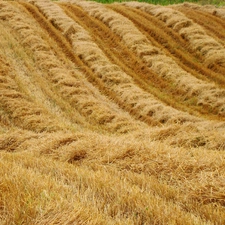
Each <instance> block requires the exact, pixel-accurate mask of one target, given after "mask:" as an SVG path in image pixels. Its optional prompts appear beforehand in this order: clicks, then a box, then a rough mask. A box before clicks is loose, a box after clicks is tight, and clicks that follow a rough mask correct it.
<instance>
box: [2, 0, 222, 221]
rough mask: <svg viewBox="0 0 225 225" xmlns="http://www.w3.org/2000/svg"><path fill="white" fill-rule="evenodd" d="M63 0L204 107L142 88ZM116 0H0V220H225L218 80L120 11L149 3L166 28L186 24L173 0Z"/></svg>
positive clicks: (192, 24) (150, 8)
mask: <svg viewBox="0 0 225 225" xmlns="http://www.w3.org/2000/svg"><path fill="white" fill-rule="evenodd" d="M68 2H70V3H72V4H75V5H76V7H81V8H80V9H82V10H85V11H87V13H89V15H90V16H92V17H95V18H96V19H97V20H98V21H99V23H104V24H105V26H107V27H108V28H109V29H110V30H111V31H112V32H113V33H114V34H115V35H116V36H117V37H118V39H115V40H117V41H118V42H120V44H121V46H122V45H124V46H125V47H126V48H128V49H130V50H131V51H133V52H134V54H133V56H134V57H137V58H139V59H138V60H140V59H141V60H142V63H143V64H144V65H146V66H148V67H149V68H150V69H151V70H154V72H155V74H156V75H158V76H160V77H162V78H163V79H165V82H167V83H168V84H170V85H171V83H170V82H171V81H173V82H174V85H176V87H177V89H179V88H180V90H178V92H177V93H179V94H180V95H181V96H183V97H184V96H186V97H187V98H189V100H191V97H195V98H196V101H197V103H198V104H201V105H202V108H204V110H205V112H206V113H208V114H211V111H213V110H214V109H210V107H212V108H216V110H214V111H213V113H214V114H215V117H210V116H209V117H207V118H205V117H204V116H203V115H202V114H200V113H199V114H197V113H196V114H195V116H193V115H191V114H189V113H188V112H185V109H183V110H178V109H175V108H173V106H169V105H167V104H166V103H164V102H163V101H161V100H159V99H158V98H157V97H156V96H157V95H159V93H157V94H156V96H154V95H153V94H150V92H148V91H146V89H144V88H142V87H141V85H139V84H137V83H136V81H135V80H134V79H133V77H132V76H131V75H130V74H129V73H127V72H126V71H128V72H129V67H128V65H123V64H124V62H125V61H122V60H121V63H116V62H115V61H114V62H113V61H112V58H111V57H109V56H110V55H109V54H108V55H107V54H106V52H105V48H102V46H101V43H100V42H99V41H98V42H97V41H96V40H97V39H95V38H93V35H94V34H93V33H89V32H90V31H91V29H90V30H86V29H85V27H84V25H83V24H82V23H79V21H80V19H79V16H80V15H81V14H79V15H74V16H71V17H70V16H68V15H69V14H66V12H67V10H66V8H67V7H64V6H67V5H68V6H69V3H68ZM61 3H63V6H62V5H61ZM122 5H123V7H121V8H119V7H118V9H116V6H117V5H113V6H103V5H101V4H97V3H91V2H86V1H83V2H81V1H72V0H71V1H61V2H58V3H56V2H52V1H48V0H41V1H37V0H31V1H0V9H1V10H0V224H3V225H8V224H36V225H38V224H40V225H42V224H46V225H47V224H62V225H66V224H68V225H69V224H92V225H94V224H95V225H99V224H102V225H105V224H109V225H120V224H121V225H122V224H124V225H141V224H162V225H164V224H168V225H172V224H173V225H174V224H177V225H180V224H182V225H183V224H184V225H193V224H196V225H201V224H202V225H206V224H207V225H214V224H215V225H223V224H225V195H224V185H225V180H224V177H225V154H224V151H225V122H224V111H223V110H222V109H223V107H224V88H223V87H222V86H220V87H217V86H216V84H214V83H213V82H210V80H208V79H205V80H204V81H203V80H201V79H197V78H196V77H194V76H193V75H192V74H190V73H188V72H186V71H185V70H183V69H181V68H180V67H179V66H178V65H177V64H176V62H175V61H173V59H172V58H169V56H168V55H167V54H165V53H164V51H163V50H161V49H159V48H158V47H157V46H154V43H155V42H154V43H153V42H152V43H151V42H150V41H149V40H148V39H147V37H145V35H144V33H142V32H141V31H140V30H139V29H138V27H136V26H135V25H134V24H133V23H132V22H131V21H130V20H129V19H127V18H126V17H125V16H122V12H123V11H122V10H123V9H124V7H125V8H126V7H135V8H137V9H138V10H146V12H148V13H153V12H154V13H155V17H156V18H158V19H163V20H165V22H166V23H168V21H169V23H170V27H171V29H174V30H175V31H176V32H180V30H182V29H185V28H184V27H186V28H190V27H191V26H195V25H196V24H195V23H194V22H193V21H191V20H187V18H186V17H184V16H183V15H182V20H180V23H178V22H177V16H178V18H181V14H180V13H179V12H178V11H176V10H175V8H174V9H173V10H172V9H171V11H170V10H168V12H167V13H166V12H165V10H164V8H161V7H160V6H152V5H148V4H140V3H126V4H122ZM110 7H111V9H110ZM188 7H189V5H188ZM191 7H193V6H192V5H191ZM205 8H206V7H204V8H203V9H201V10H204V11H205V12H206V10H205ZM112 9H113V10H112ZM64 10H65V11H64ZM117 10H121V11H120V12H121V14H120V13H118V12H115V11H117ZM221 10H222V9H221ZM70 12H72V11H70ZM208 13H209V14H211V11H210V10H208ZM159 17H160V18H159ZM83 19H84V18H83ZM188 21H190V22H188ZM218 21H219V20H218ZM165 26H167V25H165ZM160 29H161V28H160ZM187 32H188V31H187ZM191 32H192V34H193V33H195V35H197V32H196V31H194V30H191V31H190V33H191ZM168 35H169V34H168ZM198 35H200V36H201V35H205V33H203V32H202V31H201V30H200V31H199V34H198ZM100 37H101V36H100ZM190 40H191V39H190ZM193 40H194V41H196V46H197V39H196V40H195V38H194V39H193ZM211 40H212V39H210V43H212V42H211ZM185 41H186V40H185ZM214 41H215V40H214ZM213 43H215V42H213ZM208 46H209V45H208ZM210 46H211V47H210V50H209V51H213V50H212V49H213V48H214V47H215V46H217V45H216V44H215V45H212V44H210ZM213 46H214V47H213ZM117 51H118V52H119V51H120V49H117ZM207 51H208V50H207ZM193 52H194V49H193ZM112 54H113V52H112ZM207 54H208V53H207ZM114 56H115V55H114ZM133 56H132V57H133ZM120 57H121V58H122V55H121V56H120ZM137 62H138V61H137ZM150 64H151V65H150ZM124 68H128V69H124ZM131 68H132V67H131ZM211 69H212V71H213V69H214V68H211ZM209 70H210V68H209ZM201 76H205V74H202V75H201ZM156 80H157V79H156ZM156 80H155V81H156ZM206 80H207V81H206ZM153 81H154V79H153ZM143 82H145V80H143ZM156 91H157V89H156ZM163 91H164V95H166V94H167V89H165V90H163ZM184 93H185V94H186V95H184ZM162 99H163V98H162ZM179 99H182V98H179ZM173 101H175V100H174V99H173ZM192 107H193V106H192ZM220 107H221V108H220ZM196 112H198V109H197V110H196ZM209 118H210V119H209ZM213 118H216V119H213ZM153 125H154V126H153Z"/></svg>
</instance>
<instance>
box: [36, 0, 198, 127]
mask: <svg viewBox="0 0 225 225" xmlns="http://www.w3.org/2000/svg"><path fill="white" fill-rule="evenodd" d="M34 4H35V5H36V6H37V7H38V8H39V9H40V11H43V12H42V13H43V14H44V15H45V16H46V17H47V18H51V20H53V21H54V23H56V25H55V26H57V27H58V28H59V29H61V31H62V32H63V34H64V36H65V37H66V38H67V39H68V40H69V41H70V43H71V45H72V47H73V50H74V51H75V53H76V54H77V55H78V56H79V58H80V59H81V60H82V62H84V63H85V64H86V65H87V67H88V68H91V70H92V71H93V72H94V73H95V74H91V75H92V79H95V80H97V81H98V82H101V83H102V84H104V85H105V87H103V88H104V89H108V90H109V91H110V92H111V93H112V94H110V96H111V97H112V96H113V99H115V97H114V96H116V99H119V101H120V104H121V107H123V108H125V107H126V110H128V111H130V112H131V113H132V114H133V115H135V117H136V118H137V119H139V120H142V121H145V122H147V123H148V124H154V125H156V124H158V125H159V124H160V123H166V122H173V121H174V120H173V119H174V118H175V117H174V116H175V115H177V116H176V118H177V119H176V121H182V122H183V121H186V120H190V119H191V120H192V119H194V118H193V117H189V115H188V114H184V113H180V112H178V111H177V110H175V109H173V108H171V107H168V106H166V105H164V104H163V103H161V102H160V101H159V100H157V99H155V97H154V96H152V95H150V94H149V93H146V92H144V91H143V90H142V89H140V88H139V87H137V85H136V84H135V83H134V81H133V80H132V78H131V77H130V76H128V75H127V74H126V73H124V71H123V70H121V68H120V67H118V66H117V65H115V64H112V63H111V62H110V61H109V59H108V58H107V57H106V56H105V54H104V53H103V52H102V51H101V49H100V48H99V47H98V46H97V44H96V43H95V42H94V41H93V40H92V38H91V36H90V35H89V33H88V32H87V31H86V30H85V29H83V28H82V27H81V26H80V25H79V24H77V23H76V22H75V21H74V20H72V19H71V18H70V17H68V16H67V15H66V14H65V13H64V12H63V11H62V9H61V8H60V7H59V6H58V7H57V6H56V5H55V4H52V3H50V2H48V3H47V2H40V3H39V2H37V1H36V2H35V3H34ZM50 9H51V10H50ZM53 11H54V13H53ZM188 117H189V119H188Z"/></svg>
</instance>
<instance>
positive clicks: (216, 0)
mask: <svg viewBox="0 0 225 225" xmlns="http://www.w3.org/2000/svg"><path fill="white" fill-rule="evenodd" d="M95 1H97V2H100V3H113V2H125V1H130V0H95ZM138 2H147V3H150V4H155V5H157V4H159V5H170V4H179V3H184V2H193V3H199V4H201V5H207V4H211V5H216V6H224V5H225V1H224V0H188V1H187V0H138Z"/></svg>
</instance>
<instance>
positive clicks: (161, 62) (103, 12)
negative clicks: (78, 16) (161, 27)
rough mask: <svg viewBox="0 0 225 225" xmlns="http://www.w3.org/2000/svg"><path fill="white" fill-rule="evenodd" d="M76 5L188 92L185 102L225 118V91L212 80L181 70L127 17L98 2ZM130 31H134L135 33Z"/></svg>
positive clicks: (162, 75) (152, 66)
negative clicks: (102, 23) (200, 78)
mask: <svg viewBox="0 0 225 225" xmlns="http://www.w3.org/2000/svg"><path fill="white" fill-rule="evenodd" d="M74 2H76V1H74ZM76 4H78V5H80V6H81V7H82V8H84V9H85V10H86V11H87V12H89V13H90V15H92V16H93V17H96V18H98V19H99V20H101V21H103V22H104V23H105V24H107V26H108V27H109V28H110V29H112V30H113V31H114V32H115V33H116V34H117V35H119V36H120V37H121V38H122V40H123V42H124V43H125V44H126V45H127V46H128V47H129V48H130V49H132V50H133V51H134V52H136V54H137V55H138V56H139V57H140V58H142V59H143V60H144V61H145V63H146V65H148V67H149V68H150V69H151V70H153V71H154V72H155V73H157V74H158V76H161V77H162V78H163V79H166V80H170V81H172V82H173V84H174V85H175V86H176V88H177V89H179V90H180V91H183V92H185V93H186V95H185V96H184V101H185V100H186V101H189V103H190V104H192V105H197V106H201V107H202V108H203V109H205V110H206V111H207V113H213V114H215V115H219V118H221V119H222V117H224V115H225V114H224V113H225V112H224V102H225V101H224V98H225V91H224V90H221V89H219V88H217V87H216V86H215V85H214V84H212V83H210V82H204V81H202V80H199V79H197V78H196V77H194V76H192V75H191V74H189V73H187V72H186V71H184V70H182V69H181V68H180V67H179V66H178V65H177V64H176V62H175V61H174V60H172V59H171V58H169V57H167V56H166V55H165V54H163V52H162V51H161V50H160V49H159V48H157V47H155V46H154V45H153V44H152V43H151V42H150V41H149V40H148V39H147V38H146V37H145V36H144V35H143V34H142V33H141V32H140V31H139V30H138V29H137V28H136V27H135V26H134V24H133V23H132V22H131V21H130V20H128V19H127V18H125V17H124V16H122V15H120V14H118V13H116V12H114V11H112V10H111V9H108V8H106V7H104V6H103V5H100V4H97V3H93V2H76ZM120 21H123V22H120ZM130 30H132V33H131V32H130ZM218 97H219V98H218ZM194 99H195V100H194ZM212 104H214V106H212ZM212 109H213V110H212Z"/></svg>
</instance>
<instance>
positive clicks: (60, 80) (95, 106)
mask: <svg viewBox="0 0 225 225" xmlns="http://www.w3.org/2000/svg"><path fill="white" fill-rule="evenodd" d="M21 4H22V5H23V6H24V7H25V8H26V9H27V10H28V11H29V13H31V14H32V16H33V17H34V18H35V19H36V21H37V22H38V23H39V24H40V26H41V27H42V28H43V29H44V30H45V31H47V32H48V34H50V35H51V37H53V38H54V39H55V41H56V42H57V44H58V45H59V46H60V48H62V49H63V51H64V53H65V54H66V55H67V57H69V58H70V59H71V60H72V61H73V62H74V63H76V65H77V66H79V67H81V68H82V69H84V70H82V72H89V73H90V70H89V69H88V68H87V67H86V66H85V65H84V64H83V63H82V62H81V61H80V60H79V59H78V58H77V56H76V55H75V54H74V53H73V51H72V50H71V49H70V44H69V43H68V42H67V41H66V40H65V39H64V38H63V37H62V36H61V34H60V33H59V32H58V30H57V29H54V27H53V26H52V25H51V24H49V22H48V21H47V20H46V19H45V18H43V16H42V15H41V14H40V13H39V12H38V11H37V9H36V8H35V7H34V6H32V5H31V4H29V3H21ZM42 43H44V41H43V40H42ZM40 53H42V54H43V56H44V55H45V57H46V55H47V57H49V61H50V60H51V64H49V63H48V62H44V58H43V57H41V56H42V54H40ZM36 54H38V57H40V58H39V65H40V66H41V67H42V69H44V70H48V74H49V77H48V79H49V80H50V82H51V83H53V85H54V86H55V88H56V89H58V92H59V93H60V94H61V95H62V97H63V98H64V99H65V100H67V101H68V102H69V103H70V104H71V106H73V107H75V109H76V110H77V111H78V112H79V113H80V114H81V115H82V116H83V117H84V118H86V119H87V121H88V122H89V123H90V124H94V126H96V127H93V128H94V129H99V128H98V126H100V127H102V128H103V129H106V130H108V131H110V132H127V131H128V130H129V131H131V130H135V129H138V127H139V124H137V123H136V122H135V121H133V120H132V118H130V119H129V116H127V115H126V114H125V113H123V112H122V111H121V110H120V109H119V108H118V107H117V106H115V105H114V104H113V103H112V102H110V101H108V100H106V99H105V98H104V97H103V96H101V95H100V93H98V91H97V90H95V88H94V87H92V85H90V84H88V82H87V81H85V79H84V78H81V77H82V76H83V75H81V73H80V72H79V71H76V72H75V71H72V68H71V70H68V69H67V70H66V69H65V68H64V66H63V65H62V63H61V62H60V61H59V60H58V59H57V58H56V57H55V56H54V55H53V54H52V53H51V52H49V51H47V49H41V51H38V52H36ZM100 85H101V84H100Z"/></svg>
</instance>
